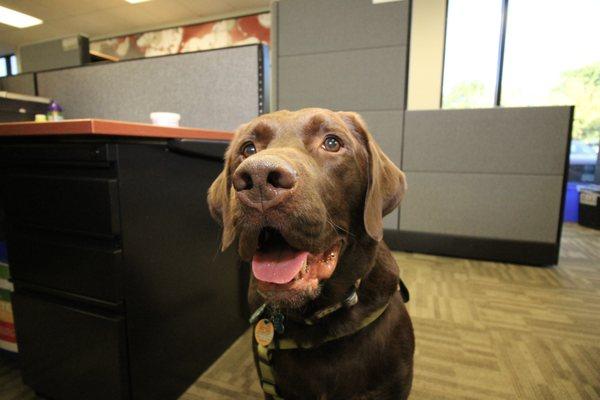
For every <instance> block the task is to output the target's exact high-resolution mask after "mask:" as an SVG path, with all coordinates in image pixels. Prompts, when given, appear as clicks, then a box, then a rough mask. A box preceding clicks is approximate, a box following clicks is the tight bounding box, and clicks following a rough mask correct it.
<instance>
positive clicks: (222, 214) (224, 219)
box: [207, 154, 235, 251]
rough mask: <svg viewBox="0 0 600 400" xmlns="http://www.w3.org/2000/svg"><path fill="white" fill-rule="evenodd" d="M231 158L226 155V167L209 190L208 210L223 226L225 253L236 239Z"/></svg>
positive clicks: (222, 249) (222, 247) (222, 243)
mask: <svg viewBox="0 0 600 400" xmlns="http://www.w3.org/2000/svg"><path fill="white" fill-rule="evenodd" d="M228 159H229V157H228V156H227V154H226V155H225V167H224V168H223V171H221V173H220V174H219V176H218V177H217V179H215V181H214V182H213V183H212V185H210V188H209V189H208V197H207V201H208V209H209V211H210V215H212V217H213V218H214V219H215V220H216V221H217V222H218V223H219V224H221V225H222V226H223V236H222V240H221V251H225V250H226V249H227V248H228V247H229V246H230V245H231V243H232V242H233V240H234V239H235V232H234V229H233V220H232V216H231V211H230V210H231V207H230V204H229V203H230V201H231V200H230V199H231V193H230V192H231V179H229V162H228Z"/></svg>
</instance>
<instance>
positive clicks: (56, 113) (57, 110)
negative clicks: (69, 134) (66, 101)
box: [47, 100, 64, 121]
mask: <svg viewBox="0 0 600 400" xmlns="http://www.w3.org/2000/svg"><path fill="white" fill-rule="evenodd" d="M62 111H63V109H62V107H61V106H60V104H58V103H57V102H56V101H55V100H52V101H51V102H50V105H49V106H48V113H47V117H48V121H62V120H63V119H64V118H63V114H62Z"/></svg>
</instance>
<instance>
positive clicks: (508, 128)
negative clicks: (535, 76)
mask: <svg viewBox="0 0 600 400" xmlns="http://www.w3.org/2000/svg"><path fill="white" fill-rule="evenodd" d="M572 117H573V107H568V106H564V107H523V108H490V109H471V110H430V111H406V113H405V126H404V136H403V137H404V147H403V157H402V160H403V161H402V169H403V170H404V171H405V172H406V175H407V180H408V182H409V188H410V190H409V191H408V193H407V195H406V198H405V200H404V202H403V203H402V205H401V211H400V226H399V230H398V231H396V232H390V233H389V235H388V236H389V237H390V239H391V243H392V245H393V246H394V247H395V248H397V249H399V250H408V251H418V252H425V253H433V254H445V255H452V256H460V257H467V258H481V259H488V260H497V261H510V262H517V263H525V264H543V265H548V264H556V262H557V261H558V250H559V245H560V234H561V225H562V209H563V203H564V187H565V183H566V177H567V168H568V151H569V150H568V149H569V140H570V132H571V125H572Z"/></svg>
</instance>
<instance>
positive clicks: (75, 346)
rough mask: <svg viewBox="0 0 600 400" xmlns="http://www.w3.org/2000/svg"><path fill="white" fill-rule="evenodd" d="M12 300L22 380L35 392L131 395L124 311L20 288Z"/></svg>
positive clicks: (108, 399) (64, 397) (107, 398)
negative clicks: (96, 309)
mask: <svg viewBox="0 0 600 400" xmlns="http://www.w3.org/2000/svg"><path fill="white" fill-rule="evenodd" d="M13 306H14V311H15V327H16V330H17V340H18V344H19V359H20V363H21V366H22V374H23V381H24V382H25V383H26V384H27V385H29V386H30V387H32V388H33V389H34V390H35V391H36V392H37V393H40V394H41V395H43V396H45V397H48V398H52V399H60V400H81V399H86V400H113V399H115V400H120V399H127V398H128V397H129V396H128V393H129V388H128V383H127V382H128V377H127V368H126V365H127V361H126V343H125V327H124V322H123V319H122V317H117V316H114V317H110V316H105V315H99V314H96V313H93V312H87V311H83V310H79V309H77V308H75V307H71V306H68V305H64V304H58V303H53V302H51V301H48V300H46V299H43V298H38V297H37V296H35V295H32V294H29V293H23V292H22V291H19V290H17V291H16V292H15V293H14V295H13Z"/></svg>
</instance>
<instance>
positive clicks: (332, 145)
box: [322, 136, 342, 153]
mask: <svg viewBox="0 0 600 400" xmlns="http://www.w3.org/2000/svg"><path fill="white" fill-rule="evenodd" d="M322 147H323V148H324V149H325V150H327V151H331V152H333V153H335V152H336V151H339V150H340V148H341V147H342V142H341V141H340V139H338V138H337V137H335V136H327V137H326V138H325V140H324V141H323V145H322Z"/></svg>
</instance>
